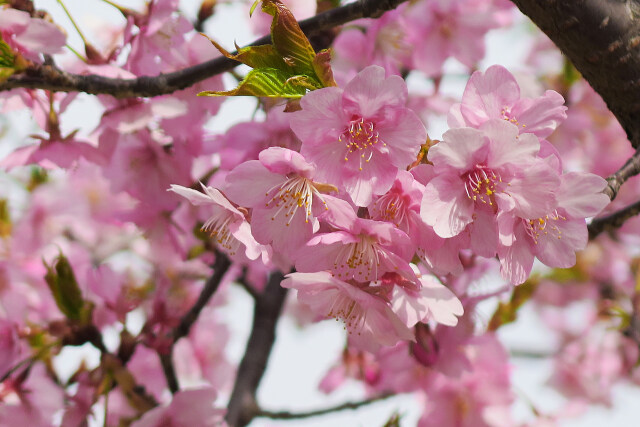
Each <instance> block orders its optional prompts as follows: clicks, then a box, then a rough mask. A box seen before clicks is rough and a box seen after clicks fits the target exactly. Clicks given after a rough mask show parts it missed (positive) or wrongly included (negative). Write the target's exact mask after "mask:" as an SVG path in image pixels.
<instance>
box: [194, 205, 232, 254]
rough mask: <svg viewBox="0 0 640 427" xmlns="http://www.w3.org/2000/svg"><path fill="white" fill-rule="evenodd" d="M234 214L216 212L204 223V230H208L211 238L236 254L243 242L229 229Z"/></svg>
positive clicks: (230, 252)
mask: <svg viewBox="0 0 640 427" xmlns="http://www.w3.org/2000/svg"><path fill="white" fill-rule="evenodd" d="M232 217H233V215H231V214H228V213H227V212H224V211H223V212H220V213H218V214H214V215H212V216H211V218H209V219H208V220H207V222H205V223H204V225H203V226H202V231H208V232H209V235H210V236H211V238H213V239H215V241H216V242H217V243H218V245H220V246H221V247H222V248H224V249H226V250H227V251H228V252H229V255H235V254H236V252H238V248H239V247H240V245H241V243H240V241H239V240H238V239H236V238H235V237H234V236H233V234H231V231H230V230H229V224H230V223H231V222H232V219H233V218H232Z"/></svg>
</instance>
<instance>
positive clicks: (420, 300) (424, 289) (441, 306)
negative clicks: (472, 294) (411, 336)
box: [391, 276, 464, 327]
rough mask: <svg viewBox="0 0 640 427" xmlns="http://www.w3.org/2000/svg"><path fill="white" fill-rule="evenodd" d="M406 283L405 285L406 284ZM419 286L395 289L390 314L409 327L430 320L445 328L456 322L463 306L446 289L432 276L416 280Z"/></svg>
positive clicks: (462, 311)
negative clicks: (394, 314) (392, 313)
mask: <svg viewBox="0 0 640 427" xmlns="http://www.w3.org/2000/svg"><path fill="white" fill-rule="evenodd" d="M405 283H406V282H405ZM416 284H417V285H419V286H394V288H393V296H392V299H391V305H392V308H393V311H394V312H395V313H396V314H397V315H398V316H399V317H400V318H401V319H402V320H403V321H404V322H405V324H406V325H407V326H409V327H412V326H414V325H415V324H416V323H418V322H428V321H429V320H432V321H434V322H437V323H441V324H443V325H447V326H455V325H456V324H457V323H458V318H457V316H462V314H463V313H464V309H463V307H462V303H461V302H460V300H459V299H458V298H457V297H456V296H455V294H454V293H453V292H451V291H450V290H449V289H448V288H447V287H446V286H444V285H443V284H441V283H440V282H438V281H437V279H436V278H435V277H432V276H421V277H419V278H418V279H416Z"/></svg>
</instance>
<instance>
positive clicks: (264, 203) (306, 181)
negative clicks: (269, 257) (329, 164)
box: [225, 147, 337, 259]
mask: <svg viewBox="0 0 640 427" xmlns="http://www.w3.org/2000/svg"><path fill="white" fill-rule="evenodd" d="M259 158H260V160H259V161H258V160H250V161H248V162H245V163H242V164H241V165H238V166H236V168H235V169H233V170H232V171H231V172H230V173H229V174H228V175H227V186H226V187H225V193H226V194H227V196H228V197H229V198H230V199H231V200H232V201H234V202H235V203H237V204H239V205H241V206H244V207H247V208H253V210H252V212H251V230H252V233H253V236H254V237H255V238H256V240H257V241H258V242H260V243H262V244H265V245H266V244H272V245H273V248H274V249H275V250H276V251H278V252H281V253H282V254H284V255H286V256H287V257H289V258H291V259H294V258H295V254H296V252H297V251H298V249H299V248H300V247H301V246H302V245H304V244H305V243H306V242H307V241H308V240H309V239H310V238H311V236H312V234H313V232H314V231H317V230H318V227H319V224H318V220H317V217H318V216H321V215H324V214H325V213H326V211H327V210H329V205H328V204H327V201H326V200H325V198H326V199H329V198H328V197H327V196H325V195H323V194H322V192H333V191H336V190H337V189H336V188H335V187H333V186H332V185H326V184H321V183H317V182H315V181H314V176H315V175H316V168H315V167H314V166H313V165H312V164H309V163H307V161H306V160H305V159H304V157H302V155H301V154H300V153H297V152H295V151H291V150H289V149H286V148H280V147H271V148H268V149H266V150H263V151H262V152H261V153H260V156H259Z"/></svg>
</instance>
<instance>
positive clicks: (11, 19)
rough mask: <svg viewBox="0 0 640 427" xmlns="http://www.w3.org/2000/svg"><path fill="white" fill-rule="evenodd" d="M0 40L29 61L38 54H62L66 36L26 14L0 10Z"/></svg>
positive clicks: (19, 11)
mask: <svg viewBox="0 0 640 427" xmlns="http://www.w3.org/2000/svg"><path fill="white" fill-rule="evenodd" d="M0 38H1V39H2V40H3V41H5V42H6V43H7V44H8V45H9V46H10V47H11V48H13V49H15V50H16V51H17V52H19V53H20V54H22V55H23V56H24V57H25V58H27V59H30V60H38V57H39V54H41V53H44V54H48V55H52V54H55V53H60V52H62V47H63V46H64V45H65V43H66V39H67V36H66V34H65V33H63V32H62V30H60V29H59V28H58V27H57V26H56V25H55V24H52V23H51V22H48V21H46V20H44V19H37V18H32V17H31V16H29V14H28V13H27V12H23V11H21V10H17V9H12V8H0Z"/></svg>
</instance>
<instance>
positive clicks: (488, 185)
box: [420, 119, 560, 253]
mask: <svg viewBox="0 0 640 427" xmlns="http://www.w3.org/2000/svg"><path fill="white" fill-rule="evenodd" d="M539 149H540V143H539V141H538V138H537V137H536V136H535V135H532V134H521V135H518V129H517V127H516V126H515V125H513V124H510V123H507V122H505V121H503V120H497V119H492V120H489V121H487V122H485V123H483V124H482V125H481V127H480V129H473V128H458V129H451V130H449V131H447V132H446V133H445V134H444V136H443V141H441V142H439V143H438V144H436V145H435V146H434V147H432V148H431V149H430V150H429V160H430V161H431V162H433V164H434V171H435V173H436V177H435V178H433V179H432V180H431V181H429V182H428V183H427V185H426V189H425V192H424V196H423V199H422V207H421V210H420V215H421V216H422V219H423V220H424V221H425V222H426V223H427V224H428V225H430V226H432V227H433V229H434V230H435V232H436V233H437V234H438V235H439V236H441V237H453V236H457V235H458V234H460V233H461V232H462V231H463V230H464V229H465V228H466V227H467V226H468V225H469V224H471V223H472V222H474V221H476V220H479V221H483V227H476V229H477V231H478V232H482V233H487V234H489V237H491V235H493V236H494V237H495V234H496V233H497V227H496V221H495V215H496V214H497V213H498V212H511V215H513V216H516V215H517V216H520V217H538V216H543V215H546V214H547V213H548V212H549V211H551V210H552V209H553V207H554V206H555V202H556V200H555V195H554V191H555V190H557V188H558V186H559V183H560V180H559V177H558V173H557V172H556V171H555V170H554V169H552V168H551V167H550V166H549V165H548V164H547V163H546V162H545V161H543V160H540V159H538V158H537V157H536V155H537V154H538V151H539ZM472 234H473V233H472ZM491 241H493V242H494V245H495V244H496V243H497V240H496V239H495V238H493V237H491V238H490V239H487V242H491ZM495 249H496V248H495V246H494V247H493V248H488V250H487V252H493V253H495V252H494V251H495Z"/></svg>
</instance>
